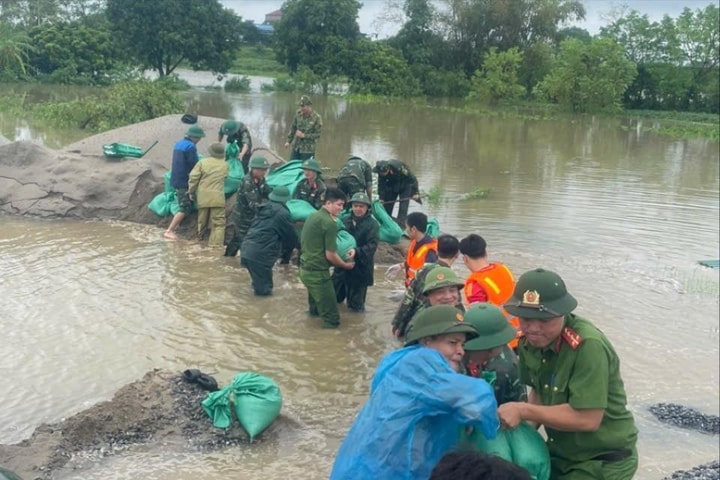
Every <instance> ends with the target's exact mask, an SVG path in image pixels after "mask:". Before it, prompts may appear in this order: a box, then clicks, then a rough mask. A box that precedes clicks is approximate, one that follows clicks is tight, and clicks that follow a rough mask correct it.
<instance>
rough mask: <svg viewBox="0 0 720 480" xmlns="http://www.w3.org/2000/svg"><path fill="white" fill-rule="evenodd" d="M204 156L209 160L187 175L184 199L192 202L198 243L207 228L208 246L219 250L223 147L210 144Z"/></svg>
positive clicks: (222, 220) (222, 227) (225, 168)
mask: <svg viewBox="0 0 720 480" xmlns="http://www.w3.org/2000/svg"><path fill="white" fill-rule="evenodd" d="M208 153H209V154H210V156H209V157H205V158H203V159H202V160H200V161H199V162H198V163H196V164H195V166H194V167H193V169H192V170H191V171H190V177H189V181H188V195H189V196H190V199H191V200H195V201H196V204H197V208H198V217H197V223H198V225H197V228H198V237H199V238H200V239H202V237H203V234H204V233H205V230H206V229H207V228H208V226H210V227H211V230H210V238H209V239H208V246H209V247H222V245H223V241H224V240H225V177H226V176H227V173H228V166H227V163H226V162H225V147H224V146H223V144H222V143H219V142H218V143H213V144H212V145H210V148H209V149H208Z"/></svg>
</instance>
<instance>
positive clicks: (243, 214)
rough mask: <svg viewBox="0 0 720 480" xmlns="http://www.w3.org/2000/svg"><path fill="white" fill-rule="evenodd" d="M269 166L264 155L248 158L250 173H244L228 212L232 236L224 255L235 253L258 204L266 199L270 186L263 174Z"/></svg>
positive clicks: (231, 255) (228, 255) (229, 255)
mask: <svg viewBox="0 0 720 480" xmlns="http://www.w3.org/2000/svg"><path fill="white" fill-rule="evenodd" d="M269 168H270V163H268V161H267V159H266V158H265V157H255V158H253V159H251V160H250V174H249V175H245V177H244V178H243V181H242V183H241V184H240V188H239V189H238V191H237V194H236V195H237V196H236V202H235V208H233V211H232V213H231V214H230V223H231V224H232V227H233V236H232V238H231V239H230V241H229V242H228V244H227V246H226V247H225V256H226V257H234V256H235V255H237V252H238V250H239V249H240V244H242V241H243V238H244V237H245V234H246V233H247V231H248V229H249V228H250V224H251V223H252V221H253V219H254V218H255V214H256V213H257V209H258V206H259V205H260V203H261V202H263V201H264V200H267V198H268V195H269V194H270V192H271V191H272V188H270V186H269V185H268V184H267V183H265V175H266V174H267V171H268V169H269Z"/></svg>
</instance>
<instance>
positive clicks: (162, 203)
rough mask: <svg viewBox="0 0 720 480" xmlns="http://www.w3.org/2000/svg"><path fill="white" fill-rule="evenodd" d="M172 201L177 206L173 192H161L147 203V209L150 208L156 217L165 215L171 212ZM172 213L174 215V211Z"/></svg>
mask: <svg viewBox="0 0 720 480" xmlns="http://www.w3.org/2000/svg"><path fill="white" fill-rule="evenodd" d="M173 203H174V204H175V206H176V207H177V202H176V201H175V192H162V193H158V194H157V195H155V197H153V199H152V200H151V201H150V203H149V204H148V209H150V210H151V211H152V212H153V213H154V214H155V215H157V216H158V217H167V216H168V215H170V214H171V213H172V212H171V208H170V206H171V205H172V204H173ZM172 214H173V215H174V213H172Z"/></svg>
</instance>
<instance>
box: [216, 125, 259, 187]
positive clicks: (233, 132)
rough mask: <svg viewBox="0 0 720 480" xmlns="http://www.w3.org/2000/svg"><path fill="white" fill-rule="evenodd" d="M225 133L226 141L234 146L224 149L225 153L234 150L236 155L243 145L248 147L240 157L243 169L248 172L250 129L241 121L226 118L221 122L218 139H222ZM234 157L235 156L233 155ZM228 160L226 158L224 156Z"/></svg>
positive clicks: (250, 152) (250, 153)
mask: <svg viewBox="0 0 720 480" xmlns="http://www.w3.org/2000/svg"><path fill="white" fill-rule="evenodd" d="M224 135H227V143H228V144H229V145H230V144H232V145H233V147H234V148H230V149H227V150H226V153H227V154H231V153H232V152H234V154H235V156H237V155H238V154H239V153H240V151H241V150H242V146H243V145H247V146H248V149H247V152H245V155H243V157H242V158H241V159H240V161H241V162H242V167H243V171H244V172H245V173H246V174H247V173H248V164H249V162H250V156H251V155H252V149H253V144H252V137H251V136H250V130H248V128H247V126H245V124H244V123H242V122H236V121H234V120H227V121H225V122H223V124H222V126H221V127H220V131H219V132H218V140H222V137H223V136H224ZM234 158H236V157H234ZM226 160H228V158H226Z"/></svg>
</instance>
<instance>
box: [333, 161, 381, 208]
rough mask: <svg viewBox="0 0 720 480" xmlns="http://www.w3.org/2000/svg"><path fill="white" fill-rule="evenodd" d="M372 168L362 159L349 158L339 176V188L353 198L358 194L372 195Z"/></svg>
mask: <svg viewBox="0 0 720 480" xmlns="http://www.w3.org/2000/svg"><path fill="white" fill-rule="evenodd" d="M372 181H373V179H372V167H371V166H370V164H369V163H368V162H366V161H365V160H363V159H362V158H360V157H350V158H348V160H347V162H345V165H343V167H342V168H341V169H340V173H338V176H337V182H338V188H340V190H342V191H343V192H345V195H347V197H348V198H352V196H353V195H355V194H356V193H358V192H365V193H367V194H368V196H369V195H370V192H371V191H372Z"/></svg>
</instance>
